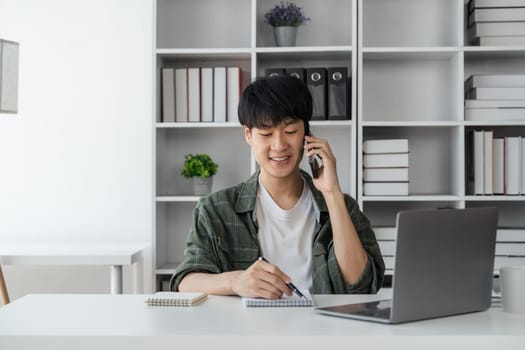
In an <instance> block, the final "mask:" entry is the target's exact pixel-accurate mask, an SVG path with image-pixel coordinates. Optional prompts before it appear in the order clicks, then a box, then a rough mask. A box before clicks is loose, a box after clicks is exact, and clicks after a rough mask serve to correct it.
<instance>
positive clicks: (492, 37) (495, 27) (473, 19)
mask: <svg viewBox="0 0 525 350" xmlns="http://www.w3.org/2000/svg"><path fill="white" fill-rule="evenodd" d="M468 26H469V29H468V31H469V35H470V38H471V41H472V43H473V44H477V45H481V46H484V45H525V0H470V1H469V3H468Z"/></svg>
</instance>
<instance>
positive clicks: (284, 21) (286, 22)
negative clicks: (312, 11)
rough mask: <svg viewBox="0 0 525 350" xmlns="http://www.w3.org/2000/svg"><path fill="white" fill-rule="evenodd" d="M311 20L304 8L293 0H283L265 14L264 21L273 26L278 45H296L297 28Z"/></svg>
mask: <svg viewBox="0 0 525 350" xmlns="http://www.w3.org/2000/svg"><path fill="white" fill-rule="evenodd" d="M309 20H310V18H309V17H306V16H305V15H304V12H303V9H302V8H301V7H299V6H297V5H295V4H294V3H292V2H283V1H281V3H280V4H278V5H275V6H274V7H273V8H271V9H270V10H269V11H268V12H266V14H265V15H264V22H265V23H267V24H269V25H271V26H272V27H273V33H274V37H275V42H276V43H277V46H295V39H296V37H297V28H298V27H299V26H301V25H303V24H306V22H308V21H309Z"/></svg>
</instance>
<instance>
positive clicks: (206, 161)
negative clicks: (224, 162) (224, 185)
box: [181, 153, 219, 196]
mask: <svg viewBox="0 0 525 350" xmlns="http://www.w3.org/2000/svg"><path fill="white" fill-rule="evenodd" d="M184 158H185V161H184V168H183V169H182V173H181V175H182V176H184V177H185V178H188V179H189V178H191V179H192V180H193V193H194V194H195V195H197V196H202V195H205V194H209V193H211V187H212V185H213V175H215V174H217V169H218V168H219V165H218V164H217V163H214V162H213V160H212V159H211V157H210V156H209V155H207V154H204V153H201V154H195V155H193V154H186V155H185V156H184Z"/></svg>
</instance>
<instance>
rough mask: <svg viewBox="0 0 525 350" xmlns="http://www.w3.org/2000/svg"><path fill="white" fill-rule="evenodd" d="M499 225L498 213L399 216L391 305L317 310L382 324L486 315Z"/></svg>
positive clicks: (447, 211)
mask: <svg viewBox="0 0 525 350" xmlns="http://www.w3.org/2000/svg"><path fill="white" fill-rule="evenodd" d="M497 220H498V212H497V209H496V208H469V209H431V210H410V211H402V212H399V213H398V214H397V219H396V226H397V240H396V256H395V263H394V275H393V278H392V299H390V300H382V301H376V302H367V303H359V304H348V305H340V306H332V307H318V308H316V309H315V310H316V311H317V312H319V313H322V314H326V315H332V316H339V317H347V318H353V319H360V320H366V321H375V322H382V323H402V322H409V321H416V320H422V319H428V318H435V317H443V316H450V315H457V314H463V313H467V312H475V311H483V310H486V309H488V308H489V307H490V302H491V291H492V278H493V271H494V270H493V269H494V250H495V245H496V228H497Z"/></svg>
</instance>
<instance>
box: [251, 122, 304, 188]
mask: <svg viewBox="0 0 525 350" xmlns="http://www.w3.org/2000/svg"><path fill="white" fill-rule="evenodd" d="M244 136H245V138H246V142H247V143H248V144H249V145H250V146H251V147H252V151H253V153H254V155H255V160H256V161H257V163H258V164H259V166H260V167H261V173H262V174H263V175H264V176H270V177H277V178H285V177H288V176H290V175H294V174H295V173H296V172H297V170H298V168H299V163H300V162H301V159H302V157H303V151H304V148H303V145H304V124H303V122H302V121H301V120H289V121H287V122H286V123H281V124H279V125H276V126H273V127H268V128H263V129H258V128H255V127H254V128H252V129H251V130H250V129H249V128H247V127H245V128H244Z"/></svg>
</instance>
